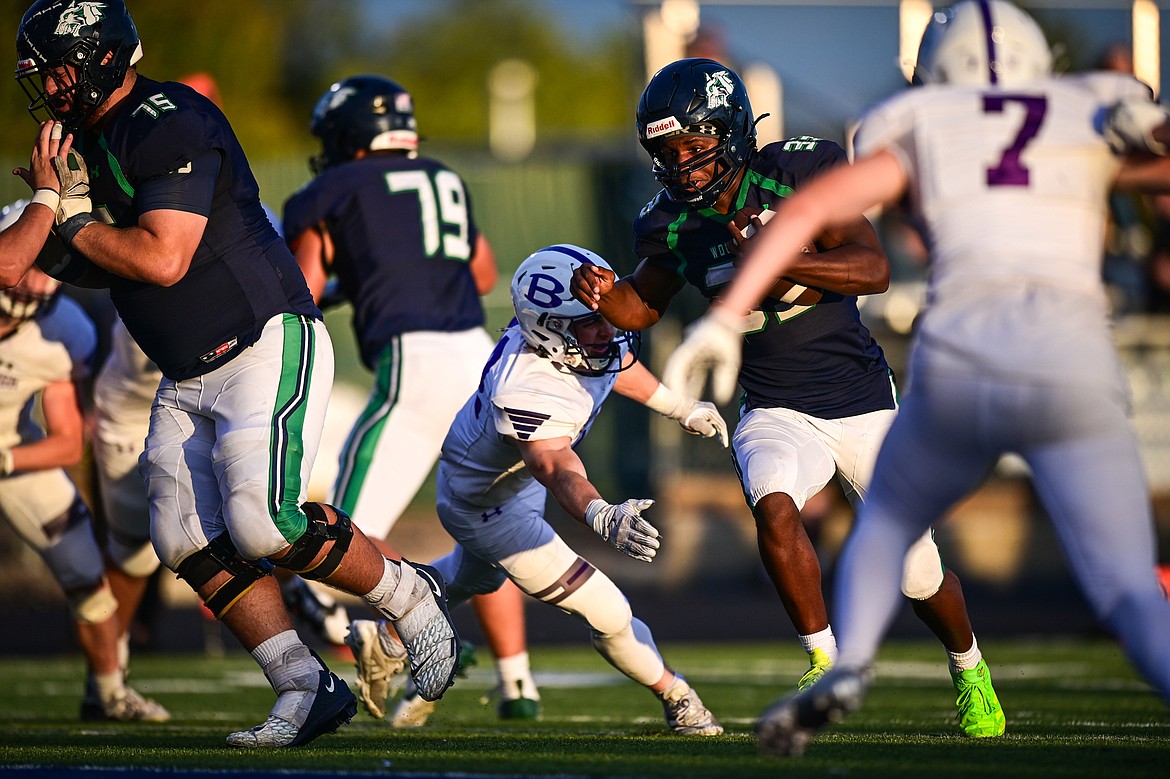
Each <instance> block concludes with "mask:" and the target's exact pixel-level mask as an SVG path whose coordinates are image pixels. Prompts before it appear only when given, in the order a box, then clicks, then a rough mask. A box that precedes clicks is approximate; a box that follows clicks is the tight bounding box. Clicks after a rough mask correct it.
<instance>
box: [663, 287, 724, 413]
mask: <svg viewBox="0 0 1170 779" xmlns="http://www.w3.org/2000/svg"><path fill="white" fill-rule="evenodd" d="M739 326H740V322H739V318H738V317H735V316H731V315H729V314H726V313H724V312H722V311H720V310H719V309H711V310H710V311H708V312H707V314H706V315H705V316H704V317H703V318H702V319H700V320H699V321H697V322H695V323H694V324H693V325H691V326H690V327H689V328H688V329H687V333H686V337H684V338H683V340H682V343H680V344H679V345H678V348H677V349H675V350H674V353H673V354H672V355H670V359H668V360H667V361H666V370H665V371H664V372H663V374H662V381H663V383H665V384H668V385H669V386H671V387H674V388H675V389H676V390H677V391H678V392H681V393H682V394H684V395H686V396H687V397H691V398H697V397H700V396H701V395H702V394H703V385H704V384H705V383H706V379H707V375H708V374H710V375H711V394H712V395H713V396H714V398H715V402H716V403H727V402H728V401H730V400H731V397H732V395H734V394H735V384H736V381H737V380H738V378H739V365H740V362H741V360H742V358H743V355H742V350H743V334H742V333H741V332H740V327H739Z"/></svg>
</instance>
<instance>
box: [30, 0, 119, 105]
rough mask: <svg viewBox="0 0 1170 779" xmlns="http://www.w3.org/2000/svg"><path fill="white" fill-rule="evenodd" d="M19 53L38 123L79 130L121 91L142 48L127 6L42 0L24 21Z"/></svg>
mask: <svg viewBox="0 0 1170 779" xmlns="http://www.w3.org/2000/svg"><path fill="white" fill-rule="evenodd" d="M16 53H17V63H16V79H17V81H18V82H19V83H20V85H21V87H23V88H24V91H25V93H26V94H27V95H28V96H29V99H30V101H31V102H30V103H29V105H28V111H29V113H30V114H32V116H33V118H34V119H37V120H38V121H43V120H45V119H56V120H58V121H60V122H63V123H64V124H65V125H66V126H68V127H70V128H78V127H81V126H82V125H83V124H84V123H85V120H86V119H87V118H88V117H89V116H90V115H91V114H93V112H94V111H95V110H96V109H97V108H98V107H99V106H100V105H101V104H102V103H103V102H105V101H106V100H107V99H108V98H109V97H110V95H112V94H113V93H114V91H115V90H116V89H117V88H118V87H120V86H121V85H122V82H123V80H124V79H125V77H126V71H127V70H129V69H130V66H131V65H133V64H134V63H136V62H137V61H138V60H139V59H140V58H141V57H142V44H141V42H140V41H139V40H138V31H137V30H136V29H135V27H134V21H133V20H132V19H131V18H130V13H129V11H127V10H126V4H125V3H124V2H122V0H37V2H35V3H33V5H32V6H31V7H30V8H29V9H28V11H26V12H25V14H24V17H23V18H22V19H21V20H20V27H19V28H18V30H17V35H16Z"/></svg>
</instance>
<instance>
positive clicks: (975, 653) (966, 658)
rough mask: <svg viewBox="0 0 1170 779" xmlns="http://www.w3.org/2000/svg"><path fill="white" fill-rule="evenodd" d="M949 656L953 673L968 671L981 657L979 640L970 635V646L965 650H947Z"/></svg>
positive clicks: (977, 663)
mask: <svg viewBox="0 0 1170 779" xmlns="http://www.w3.org/2000/svg"><path fill="white" fill-rule="evenodd" d="M947 655H948V656H950V658H951V670H952V671H954V672H955V673H959V672H960V671H970V670H971V669H972V668H974V667H975V666H977V665H979V662H980V661H981V660H982V659H983V653H982V652H980V651H979V642H978V641H976V640H975V636H971V648H970V649H968V650H967V651H966V652H947Z"/></svg>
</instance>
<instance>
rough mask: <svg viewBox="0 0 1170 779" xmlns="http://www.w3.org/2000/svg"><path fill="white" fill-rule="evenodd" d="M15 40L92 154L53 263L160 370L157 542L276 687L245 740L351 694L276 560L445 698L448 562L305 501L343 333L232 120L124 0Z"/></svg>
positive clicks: (275, 736)
mask: <svg viewBox="0 0 1170 779" xmlns="http://www.w3.org/2000/svg"><path fill="white" fill-rule="evenodd" d="M17 54H18V63H17V72H16V76H17V80H18V82H19V83H20V84H21V85H22V87H24V89H25V91H26V92H27V93H28V95H29V96H30V98H31V101H32V102H31V103H30V104H29V111H30V113H32V114H33V116H34V117H38V116H41V115H47V116H48V118H50V119H53V120H56V121H59V122H61V123H63V125H64V126H65V128H66V129H68V130H69V131H71V132H72V133H73V134H74V135H75V137H76V147H77V148H78V149H79V150H80V151H81V152H82V156H83V157H84V159H82V158H81V157H77V156H76V155H73V156H69V157H68V158H67V159H66V162H67V163H68V164H66V165H59V166H55V167H56V170H57V173H58V177H59V179H60V189H61V201H60V203H59V204H58V206H57V212H56V217H55V224H56V227H55V230H56V233H57V235H58V236H59V237H60V238H61V239H62V240H63V241H65V243H66V245H68V246H69V247H70V248H71V250H72V251H71V257H72V258H73V262H72V263H70V264H68V265H66V266H65V267H58V268H55V269H54V272H55V273H56V274H57V275H58V276H59V277H61V278H62V279H64V280H81V279H84V280H85V281H86V282H87V283H101V282H104V283H105V284H107V285H108V286H109V288H110V295H111V299H112V301H113V303H114V305H115V307H116V308H117V310H118V314H119V315H120V317H121V318H122V321H123V322H124V323H125V324H126V328H127V329H128V330H129V331H130V334H131V335H132V336H133V337H134V339H135V341H137V342H138V344H139V346H141V347H142V350H143V351H144V352H145V354H146V355H147V357H149V358H150V359H151V360H152V361H153V362H154V363H155V364H156V365H157V366H158V367H159V369H160V370H161V371H162V373H163V379H162V382H161V383H160V385H159V388H158V392H157V393H156V395H155V400H154V406H153V408H152V411H151V421H150V432H149V434H148V437H147V442H146V451H145V453H144V454H143V457H142V465H141V467H142V472H143V474H144V475H145V477H146V480H147V492H148V495H149V497H150V504H151V505H150V512H151V540H152V542H153V544H154V547H155V550H156V551H157V553H158V556H159V558H160V559H161V560H162V562H163V564H164V565H166V566H167V567H168V568H169V569H171V570H173V571H174V572H175V573H176V574H177V575H178V576H179V577H180V578H182V579H184V580H185V581H186V582H187V583H188V584H189V585H190V586H191V587H192V588H193V589H194V590H195V591H196V592H197V593H198V594H199V596H200V597H201V598H203V600H204V602H205V603H206V605H207V606H208V608H209V609H210V610H211V611H212V613H214V614H215V615H216V617H217V618H219V619H220V620H221V621H222V622H223V623H224V624H225V625H227V626H228V628H229V629H230V630H231V631H232V633H233V634H234V635H235V636H236V638H237V639H238V640H239V641H240V643H241V644H242V645H243V646H244V648H245V649H247V650H249V651H250V652H251V653H252V655H253V657H254V658H255V659H256V661H257V663H259V664H260V665H261V667H262V668H263V670H264V674H265V676H266V677H267V678H268V680H269V682H270V683H271V684H272V687H273V689H274V690H275V692H276V694H277V699H276V704H275V706H274V708H273V709H272V712H271V713H270V714H269V716H268V717H267V719H266V720H265V721H264V722H263V723H261V724H260V725H257V726H256V727H253V728H250V729H247V730H242V731H239V732H234V733H232V734H231V735H229V736H228V744H229V745H231V746H238V747H259V748H271V747H286V746H296V745H299V744H304V743H306V742H308V741H311V740H312V739H314V738H316V737H317V736H319V735H322V734H324V733H330V732H333V731H335V730H336V729H337V728H338V727H339V726H340V725H342V724H344V723H345V722H348V721H349V719H350V718H351V717H352V716H353V714H354V713H355V711H356V700H355V698H354V696H353V694H352V693H351V692H350V691H349V688H348V687H347V686H346V684H345V682H344V681H342V680H341V679H340V678H339V677H337V676H336V675H334V674H332V673H331V672H330V671H329V670H328V669H327V668H325V666H324V664H323V663H322V662H321V661H320V659H319V658H317V657H316V656H315V655H314V654H312V653H311V652H310V651H309V648H308V647H307V646H305V644H304V643H303V642H302V641H301V639H300V637H299V636H298V635H297V633H296V631H295V630H294V629H293V627H292V623H291V620H290V618H289V615H288V612H287V611H286V609H285V608H284V606H283V604H282V602H281V597H280V590H279V587H278V586H277V584H276V581H275V579H274V578H273V577H272V576H271V575H270V574H271V569H272V565H277V566H280V567H285V568H288V569H290V570H292V571H294V572H296V573H299V574H300V575H301V576H303V577H305V578H309V579H315V580H319V581H323V582H325V583H327V584H329V585H331V586H334V587H337V588H339V589H342V590H345V591H347V592H350V593H353V594H355V595H360V596H362V597H364V598H365V599H366V600H367V601H368V602H370V603H371V605H373V606H374V607H375V608H377V609H378V610H379V611H380V612H382V613H383V614H385V615H386V616H387V617H388V618H389V619H391V620H393V621H395V623H396V628H397V630H398V633H399V635H400V636H402V637H403V640H404V643H405V645H406V648H407V651H408V653H409V657H410V661H411V667H412V673H413V675H414V679H415V681H416V682H417V683H418V685H419V687H420V689H421V690H423V691H424V694H425V695H426V696H429V697H434V698H437V697H439V696H441V695H442V694H443V692H444V691H445V690H446V688H447V687H448V686H450V683H451V681H452V679H453V677H454V673H455V667H456V660H457V656H458V636H457V635H456V633H455V630H454V626H453V625H452V623H451V620H450V616H449V614H448V613H447V607H446V602H445V595H444V585H443V582H442V579H441V578H440V577H439V576H438V574H437V573H435V572H433V571H431V570H428V569H427V568H426V567H425V566H412V565H410V564H408V563H406V562H397V561H391V560H387V559H386V558H385V557H383V556H382V555H381V553H379V552H378V550H377V548H376V547H374V545H373V544H372V543H371V542H370V541H369V540H368V539H367V538H366V537H365V535H364V534H363V533H362V532H361V531H360V530H359V529H357V528H355V527H353V526H352V523H351V522H350V521H349V518H348V517H347V516H345V514H344V513H343V512H339V511H337V510H336V509H334V508H333V507H332V506H328V505H325V504H319V503H310V502H303V501H304V498H305V492H306V485H307V483H308V475H309V470H310V468H311V466H312V462H313V457H314V456H315V454H316V450H317V445H318V442H319V440H320V434H321V426H322V422H323V419H324V413H325V406H326V404H327V403H328V398H329V392H330V389H331V384H332V379H333V354H332V347H331V345H330V342H329V337H328V334H327V332H326V330H325V327H324V324H323V323H322V322H321V317H320V312H319V311H318V309H317V307H316V306H315V305H314V303H313V299H312V296H311V295H310V294H309V290H308V288H307V287H306V285H305V281H304V277H303V276H302V274H301V273H300V271H299V269H298V268H297V265H296V261H295V259H294V258H293V256H292V254H291V253H290V252H289V251H288V248H287V247H286V246H285V244H284V242H283V240H282V239H281V238H280V236H279V235H278V234H277V232H276V230H275V229H274V228H273V226H272V224H271V223H270V222H269V220H268V218H267V217H266V216H265V213H264V209H263V207H262V206H261V205H260V198H259V188H258V186H257V184H256V180H255V178H254V177H253V175H252V172H251V169H250V168H249V165H248V161H247V159H246V158H245V156H244V152H243V150H242V149H241V147H240V144H239V142H238V141H237V140H236V137H235V134H234V133H233V132H232V129H231V126H230V125H229V124H228V121H227V119H226V118H225V117H224V115H223V113H222V112H220V110H219V109H218V108H216V106H215V105H214V104H213V103H212V102H211V101H210V100H208V99H207V98H205V97H203V96H202V95H200V94H198V93H197V92H196V91H195V90H193V89H191V88H190V87H187V86H184V85H182V84H177V83H160V82H157V81H153V80H151V79H148V78H146V77H145V76H140V75H139V74H138V72H137V69H136V67H135V63H136V62H137V61H138V60H139V58H140V57H141V56H142V46H141V44H140V42H139V39H138V32H137V30H136V29H135V27H134V22H133V20H132V19H131V18H130V15H129V13H128V12H127V10H126V7H125V4H124V3H123V2H122V1H121V0H107V1H106V2H96V3H95V2H80V1H79V0H38V2H36V3H34V4H33V5H32V6H31V7H30V8H29V9H28V11H26V12H25V15H24V17H23V18H22V19H21V22H20V26H19V30H18V35H17Z"/></svg>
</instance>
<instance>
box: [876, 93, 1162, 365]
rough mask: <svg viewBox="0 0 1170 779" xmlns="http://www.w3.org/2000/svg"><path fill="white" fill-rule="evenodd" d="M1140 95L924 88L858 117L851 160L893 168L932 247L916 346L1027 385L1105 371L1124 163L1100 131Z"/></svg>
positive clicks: (905, 94) (1108, 349)
mask: <svg viewBox="0 0 1170 779" xmlns="http://www.w3.org/2000/svg"><path fill="white" fill-rule="evenodd" d="M1143 95H1144V96H1146V97H1148V89H1147V88H1146V87H1145V86H1144V85H1143V84H1141V83H1140V82H1138V81H1136V80H1135V79H1133V78H1132V77H1129V76H1124V75H1120V74H1108V73H1094V74H1086V75H1083V76H1067V77H1061V78H1046V79H1041V80H1038V81H1035V82H1032V83H1028V84H1022V85H1016V86H1014V87H1011V88H989V87H977V86H972V87H959V86H954V85H945V86H924V87H921V88H916V89H910V90H907V91H905V92H903V93H900V94H898V95H896V96H894V97H893V98H891V99H889V100H887V101H885V102H883V103H881V104H880V105H878V106H877V107H875V108H874V109H872V110H871V111H869V112H868V113H867V114H866V116H865V117H863V120H862V123H861V125H860V127H859V129H858V133H857V138H856V146H857V154H858V156H859V157H860V156H864V155H867V154H870V153H873V152H875V151H878V150H881V149H887V150H889V151H891V152H892V153H893V154H895V155H896V156H897V157H898V158H899V159H900V161H901V163H902V165H903V167H904V168H905V170H906V172H907V174H908V176H909V178H910V180H911V181H912V182H913V183H912V190H911V197H912V199H913V203H914V206H915V209H916V211H917V212H918V213H919V214H920V215H921V217H922V221H923V224H924V226H925V232H926V237H927V241H928V243H929V246H930V255H931V270H930V281H929V287H928V311H927V313H926V315H925V316H924V318H923V322H922V323H920V331H919V345H920V346H925V347H931V348H933V349H937V350H938V351H939V352H941V353H942V355H943V358H944V359H945V358H946V356H947V355H949V356H951V357H955V358H958V359H960V360H963V361H965V362H968V363H969V362H970V360H972V359H974V360H976V361H978V362H979V363H980V364H983V365H990V366H993V367H994V368H996V369H997V370H999V369H1002V370H1003V371H1004V372H1005V373H1007V374H1017V375H1022V376H1028V377H1032V378H1048V379H1051V378H1052V377H1053V376H1054V374H1075V373H1077V372H1083V370H1084V366H1085V364H1086V362H1085V358H1086V356H1088V358H1089V362H1088V364H1094V365H1098V366H1099V365H1100V364H1101V363H1100V360H1108V359H1110V358H1109V353H1110V352H1111V346H1110V345H1109V344H1108V342H1107V341H1108V339H1107V338H1102V335H1104V334H1106V333H1107V318H1108V310H1107V298H1106V295H1105V290H1104V287H1103V285H1102V283H1101V247H1102V243H1103V240H1104V234H1105V220H1106V213H1107V211H1106V199H1107V197H1108V194H1109V191H1110V188H1111V186H1112V184H1113V181H1114V179H1115V178H1116V175H1117V171H1118V170H1119V166H1120V163H1119V161H1118V159H1117V158H1116V157H1115V156H1114V154H1113V152H1112V151H1111V150H1110V148H1109V146H1108V145H1107V144H1106V142H1105V140H1104V138H1103V136H1102V133H1101V128H1102V124H1103V122H1104V119H1105V116H1106V112H1107V109H1108V107H1109V106H1110V105H1111V104H1113V103H1115V102H1116V101H1118V100H1119V99H1122V98H1134V97H1140V96H1143ZM1021 303H1023V305H1021ZM1082 337H1085V338H1088V339H1089V340H1090V341H1092V342H1093V346H1091V347H1089V352H1090V354H1089V355H1086V354H1085V350H1086V343H1085V342H1084V341H1083V340H1082Z"/></svg>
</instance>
